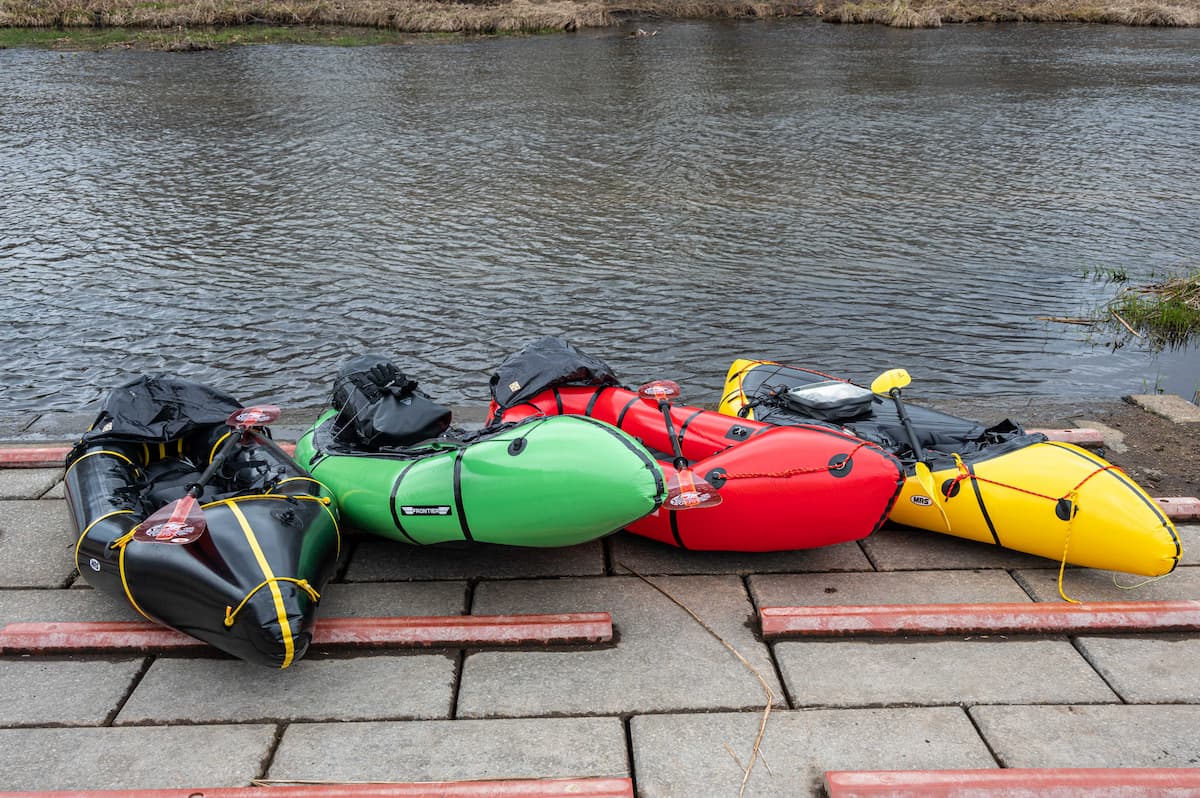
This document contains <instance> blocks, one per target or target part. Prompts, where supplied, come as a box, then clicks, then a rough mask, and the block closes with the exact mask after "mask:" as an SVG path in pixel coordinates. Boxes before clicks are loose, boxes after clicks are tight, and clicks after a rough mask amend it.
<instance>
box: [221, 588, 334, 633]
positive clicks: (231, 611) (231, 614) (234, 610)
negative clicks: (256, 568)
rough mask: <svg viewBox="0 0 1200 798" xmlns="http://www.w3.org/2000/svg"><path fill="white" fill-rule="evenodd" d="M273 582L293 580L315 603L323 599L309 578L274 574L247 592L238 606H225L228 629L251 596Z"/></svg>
mask: <svg viewBox="0 0 1200 798" xmlns="http://www.w3.org/2000/svg"><path fill="white" fill-rule="evenodd" d="M271 582H291V583H292V584H294V585H296V586H297V587H299V588H300V589H301V590H303V591H304V592H305V593H307V594H308V597H309V598H310V599H312V600H313V603H314V604H315V603H316V602H318V601H320V600H321V594H320V593H318V592H317V591H316V590H315V589H314V588H313V586H312V585H310V584H309V583H308V580H307V579H293V578H292V577H290V576H272V577H271V578H270V579H264V580H263V581H261V582H259V583H258V585H257V586H255V587H254V589H253V590H251V591H250V592H249V593H247V594H246V597H245V598H243V599H242V601H241V603H240V604H238V605H237V606H236V607H226V608H225V628H226V629H228V628H229V627H231V626H233V624H234V622H235V621H236V620H237V614H238V613H239V612H241V611H242V607H245V606H246V602H247V601H249V600H250V598H251V597H252V596H253V595H254V594H255V593H257V592H258V591H260V590H262V589H263V588H264V587H266V586H267V585H269V584H270V583H271Z"/></svg>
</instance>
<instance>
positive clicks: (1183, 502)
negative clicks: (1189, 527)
mask: <svg viewBox="0 0 1200 798" xmlns="http://www.w3.org/2000/svg"><path fill="white" fill-rule="evenodd" d="M1154 501H1156V502H1158V506H1159V507H1161V508H1162V511H1163V513H1165V514H1166V516H1167V518H1170V519H1171V520H1173V521H1195V520H1197V519H1200V499H1197V498H1196V497H1194V496H1163V497H1161V498H1158V499H1155V500H1154Z"/></svg>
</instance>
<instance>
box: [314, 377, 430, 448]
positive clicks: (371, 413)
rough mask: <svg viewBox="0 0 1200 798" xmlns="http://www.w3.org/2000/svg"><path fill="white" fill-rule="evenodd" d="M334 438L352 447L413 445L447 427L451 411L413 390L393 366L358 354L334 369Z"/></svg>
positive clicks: (415, 388)
mask: <svg viewBox="0 0 1200 798" xmlns="http://www.w3.org/2000/svg"><path fill="white" fill-rule="evenodd" d="M333 406H334V408H335V409H336V410H337V411H338V414H337V418H336V419H335V420H334V437H335V438H336V439H337V440H338V441H340V442H342V443H345V444H348V445H351V446H354V447H356V448H364V449H381V448H388V447H403V446H412V445H413V444H415V443H420V442H421V441H424V440H428V439H430V438H436V437H437V436H439V435H441V434H442V433H443V432H445V431H446V428H447V427H449V426H450V408H448V407H445V406H443V405H439V404H438V403H437V402H434V401H433V400H432V399H430V398H429V397H428V396H427V395H426V394H425V393H423V392H422V391H418V390H417V382H416V380H410V379H409V378H408V377H406V376H405V375H404V373H403V372H401V371H400V369H398V368H396V366H395V364H393V363H392V362H391V361H389V360H388V359H387V358H385V357H382V356H380V355H362V356H360V357H356V358H354V359H353V360H350V361H348V362H346V363H345V364H343V365H342V367H341V368H340V369H338V376H337V380H336V381H335V382H334V384H333Z"/></svg>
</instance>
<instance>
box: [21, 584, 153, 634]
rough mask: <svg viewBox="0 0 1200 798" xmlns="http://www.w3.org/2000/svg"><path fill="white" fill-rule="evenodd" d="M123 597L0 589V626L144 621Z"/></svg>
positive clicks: (84, 589) (81, 591) (87, 592)
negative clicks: (43, 622) (41, 622)
mask: <svg viewBox="0 0 1200 798" xmlns="http://www.w3.org/2000/svg"><path fill="white" fill-rule="evenodd" d="M144 620H145V618H143V617H142V616H141V615H138V613H137V610H135V609H134V608H133V607H132V606H130V604H129V602H128V601H126V600H125V599H124V598H118V597H116V596H110V595H108V594H107V593H102V592H100V591H98V590H93V589H92V588H90V587H87V586H83V587H78V588H72V589H64V588H59V589H54V590H0V625H3V624H9V623H17V622H22V623H31V622H35V621H144Z"/></svg>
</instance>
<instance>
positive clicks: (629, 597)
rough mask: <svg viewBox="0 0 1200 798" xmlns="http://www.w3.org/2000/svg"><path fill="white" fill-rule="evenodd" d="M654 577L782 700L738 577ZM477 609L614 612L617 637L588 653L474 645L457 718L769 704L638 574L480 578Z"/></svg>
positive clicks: (725, 653)
mask: <svg viewBox="0 0 1200 798" xmlns="http://www.w3.org/2000/svg"><path fill="white" fill-rule="evenodd" d="M654 581H655V583H656V584H659V585H661V586H662V587H663V588H664V589H666V590H667V591H669V592H670V593H671V594H672V595H674V596H675V597H676V598H678V599H679V600H680V601H682V602H683V603H685V604H686V605H687V606H689V607H691V608H692V610H693V611H695V612H696V613H697V614H698V615H699V616H700V617H701V618H703V619H704V620H705V622H706V623H708V624H709V625H710V626H711V627H712V628H713V629H714V630H715V631H716V632H717V634H719V635H721V636H722V637H723V638H724V639H725V640H726V641H728V642H729V643H730V645H732V646H734V647H735V648H736V649H737V650H738V651H740V652H741V653H742V655H743V656H745V657H746V658H747V659H748V660H749V661H750V662H751V663H752V664H753V665H754V667H755V668H757V669H758V670H759V672H760V673H761V674H762V675H763V677H764V678H765V679H766V681H767V683H768V684H769V685H770V687H771V689H772V691H774V693H775V696H776V698H775V701H776V703H778V704H782V692H781V690H780V687H779V683H778V680H777V679H776V678H775V672H774V667H773V665H772V663H771V660H770V657H769V654H768V651H767V648H766V646H765V645H763V644H762V643H760V642H758V641H756V640H755V639H754V636H753V634H752V632H751V618H752V617H753V614H754V609H753V607H752V606H751V604H750V600H749V597H748V596H747V595H746V591H745V588H744V586H743V585H742V582H741V580H740V579H738V578H737V577H732V576H678V577H659V578H656V579H655V580H654ZM472 609H473V612H474V613H476V614H479V615H491V614H507V613H537V612H565V611H577V612H597V611H608V612H610V613H612V618H613V627H614V630H615V632H616V636H617V639H618V643H617V644H616V645H615V646H612V647H609V648H602V649H593V650H585V651H515V652H510V651H484V652H475V653H468V654H467V657H466V661H465V662H464V663H463V675H462V680H461V686H460V688H459V696H458V716H459V717H493V716H527V715H563V714H567V715H618V714H623V713H633V712H670V711H677V710H685V709H706V710H719V709H734V710H737V709H753V708H761V707H763V706H765V704H766V694H765V692H764V691H763V688H762V686H761V684H760V683H759V681H758V679H757V678H756V677H755V676H754V674H753V673H751V672H750V671H749V670H748V669H747V668H746V667H745V666H744V665H742V664H741V663H740V662H739V661H738V660H737V659H736V658H735V657H734V655H733V654H732V653H730V652H729V650H727V649H726V648H725V647H724V646H723V645H722V644H721V643H720V642H719V641H718V640H717V639H715V638H714V637H713V636H712V635H710V634H709V633H708V632H706V631H705V630H704V629H703V628H702V627H701V626H700V625H699V624H698V623H697V622H696V621H695V620H694V619H693V618H691V617H690V616H689V615H688V614H687V613H686V612H685V611H684V610H682V609H680V608H679V607H678V606H677V605H675V604H674V603H672V602H671V600H670V599H668V598H666V597H665V596H663V595H662V594H661V593H659V592H658V591H657V590H655V589H654V588H653V587H651V586H650V585H648V584H646V583H645V582H643V581H642V580H640V579H638V578H636V577H610V578H606V579H556V580H541V581H520V582H489V583H483V584H480V585H478V586H477V587H476V589H475V603H474V607H473V608H472Z"/></svg>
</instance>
